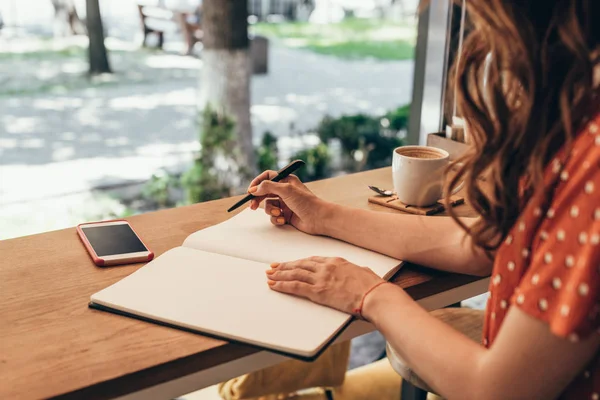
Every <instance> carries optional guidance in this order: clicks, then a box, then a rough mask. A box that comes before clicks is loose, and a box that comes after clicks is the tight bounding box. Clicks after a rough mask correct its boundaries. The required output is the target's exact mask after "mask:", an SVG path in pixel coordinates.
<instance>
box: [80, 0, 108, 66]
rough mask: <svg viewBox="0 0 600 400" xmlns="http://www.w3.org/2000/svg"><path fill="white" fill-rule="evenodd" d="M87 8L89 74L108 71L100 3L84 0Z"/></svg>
mask: <svg viewBox="0 0 600 400" xmlns="http://www.w3.org/2000/svg"><path fill="white" fill-rule="evenodd" d="M85 5H86V10H87V17H86V20H87V29H88V37H89V39H90V44H89V46H88V55H89V61H90V75H96V74H103V73H110V72H111V70H110V65H109V63H108V55H107V54H106V46H105V45H104V27H103V26H102V16H101V15H100V5H99V4H98V0H86V2H85Z"/></svg>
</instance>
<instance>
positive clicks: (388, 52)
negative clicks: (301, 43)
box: [306, 40, 414, 61]
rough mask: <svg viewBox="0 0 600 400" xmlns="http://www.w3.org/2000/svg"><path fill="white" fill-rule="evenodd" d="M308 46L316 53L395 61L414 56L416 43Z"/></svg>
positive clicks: (400, 41)
mask: <svg viewBox="0 0 600 400" xmlns="http://www.w3.org/2000/svg"><path fill="white" fill-rule="evenodd" d="M306 48H307V49H310V50H312V51H314V52H315V53H319V54H326V55H331V56H336V57H340V58H350V59H360V58H375V59H377V60H386V61H387V60H392V61H393V60H411V59H412V58H413V57H414V45H413V44H412V43H408V42H406V41H404V40H396V41H373V42H343V43H335V44H309V45H308V46H306Z"/></svg>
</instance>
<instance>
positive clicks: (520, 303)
mask: <svg viewBox="0 0 600 400" xmlns="http://www.w3.org/2000/svg"><path fill="white" fill-rule="evenodd" d="M544 181H545V183H546V185H549V186H548V187H551V188H552V190H553V191H552V194H551V196H547V195H546V196H544V197H543V198H542V197H541V196H538V197H533V198H532V199H531V200H530V201H529V202H528V204H527V205H526V206H525V208H524V209H523V211H522V213H521V215H520V217H519V219H518V220H517V222H516V224H515V225H514V226H513V228H512V230H511V231H510V232H509V234H508V236H507V237H506V239H505V240H504V242H503V243H502V245H501V246H500V248H499V249H498V251H497V254H496V259H495V262H494V269H493V273H492V277H491V283H490V297H489V300H488V306H487V310H486V316H485V324H484V332H483V344H484V345H485V346H490V345H491V344H492V343H493V341H494V338H495V337H496V335H497V334H498V331H499V330H500V326H501V325H502V321H503V320H504V318H505V316H506V314H507V312H508V310H509V309H510V307H518V308H520V309H521V310H522V311H523V312H525V313H527V314H528V315H530V316H532V317H534V318H537V319H539V320H541V321H543V322H545V323H547V324H548V326H549V328H550V330H551V332H552V333H554V334H555V335H557V336H559V337H561V338H565V340H571V341H577V340H580V339H583V338H585V337H587V336H588V335H592V334H597V333H600V331H599V327H600V305H599V300H600V114H596V116H595V117H594V118H591V119H590V120H589V121H588V122H587V123H586V124H585V127H584V129H583V130H582V131H581V132H579V134H578V135H577V136H576V138H575V139H574V142H573V147H572V148H571V151H570V152H568V153H567V152H566V151H565V149H564V148H563V149H562V150H560V151H559V152H558V153H557V154H556V155H555V156H554V158H553V160H552V161H551V162H550V163H549V164H548V166H547V167H546V170H545V172H544ZM560 398H561V399H592V400H598V399H600V357H599V356H598V355H597V356H596V357H595V359H594V360H593V361H592V362H591V364H590V365H588V366H587V367H586V368H585V369H584V370H582V371H581V373H580V374H579V375H578V377H577V378H576V379H575V380H574V381H573V382H571V384H570V385H569V387H567V389H566V390H565V392H564V393H563V394H562V395H561V397H560Z"/></svg>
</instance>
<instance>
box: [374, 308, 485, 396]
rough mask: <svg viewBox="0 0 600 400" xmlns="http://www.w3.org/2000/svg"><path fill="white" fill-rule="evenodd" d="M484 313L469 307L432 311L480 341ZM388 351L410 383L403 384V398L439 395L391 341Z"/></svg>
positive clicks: (401, 373)
mask: <svg viewBox="0 0 600 400" xmlns="http://www.w3.org/2000/svg"><path fill="white" fill-rule="evenodd" d="M483 313H484V312H483V310H473V309H469V308H443V309H440V310H435V311H432V312H431V315H432V316H434V317H436V318H438V319H439V320H440V321H442V322H444V323H446V324H448V325H450V326H451V327H453V328H454V329H456V330H457V331H459V332H462V333H463V334H464V335H466V336H467V337H468V338H470V339H471V340H474V341H476V342H480V341H481V335H482V331H483ZM386 352H387V356H388V359H389V360H390V364H391V365H392V368H393V369H394V371H396V372H397V373H398V374H399V375H400V376H401V377H402V379H403V381H404V382H406V383H408V385H406V384H403V385H402V394H401V399H402V400H425V399H426V398H427V393H433V394H436V395H438V394H437V393H436V392H435V391H434V390H433V389H432V388H431V387H429V385H428V384H427V382H425V381H423V380H422V379H421V378H420V377H419V376H418V375H417V374H416V373H415V372H414V371H413V370H412V369H411V368H410V367H409V366H408V365H407V364H406V363H405V362H404V360H403V359H402V357H400V356H399V355H398V353H397V352H396V351H394V349H393V348H392V347H391V346H390V345H389V343H388V344H387V345H386Z"/></svg>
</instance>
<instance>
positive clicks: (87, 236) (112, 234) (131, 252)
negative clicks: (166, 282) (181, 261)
mask: <svg viewBox="0 0 600 400" xmlns="http://www.w3.org/2000/svg"><path fill="white" fill-rule="evenodd" d="M77 233H78V234H79V237H80V238H81V241H82V242H83V244H84V246H85V248H86V249H87V251H88V253H90V256H91V257H92V260H94V263H95V264H96V265H98V266H100V267H104V266H109V265H118V264H131V263H136V262H145V261H150V260H152V259H153V258H154V253H153V252H151V251H150V249H148V247H147V246H146V245H145V244H144V242H142V240H141V239H140V237H139V236H138V235H137V234H136V233H135V231H134V230H133V228H132V227H131V225H129V222H127V221H125V220H114V221H104V222H89V223H85V224H79V225H77Z"/></svg>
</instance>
